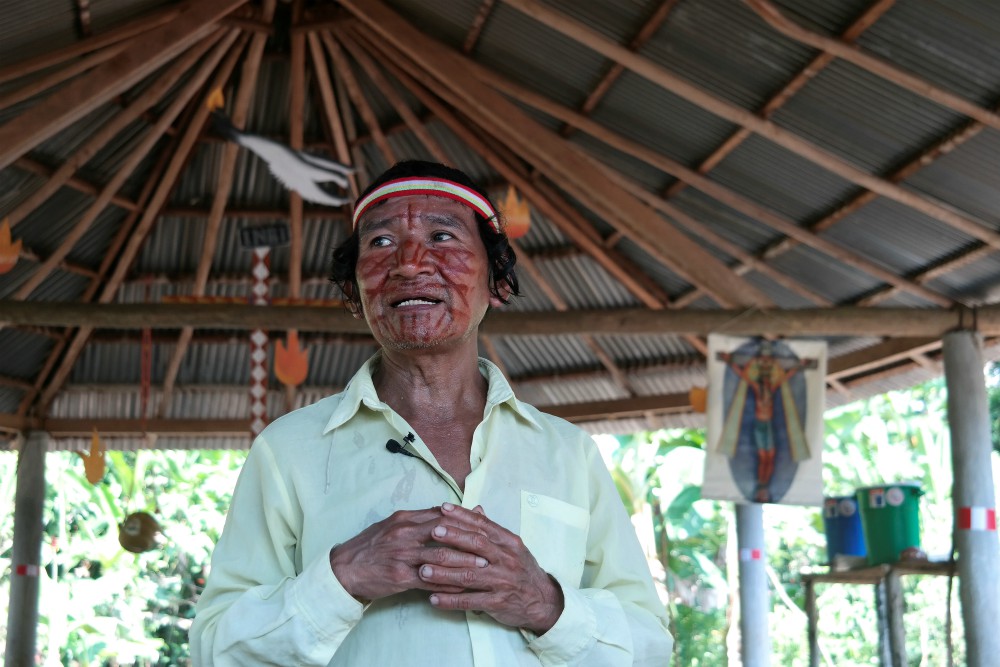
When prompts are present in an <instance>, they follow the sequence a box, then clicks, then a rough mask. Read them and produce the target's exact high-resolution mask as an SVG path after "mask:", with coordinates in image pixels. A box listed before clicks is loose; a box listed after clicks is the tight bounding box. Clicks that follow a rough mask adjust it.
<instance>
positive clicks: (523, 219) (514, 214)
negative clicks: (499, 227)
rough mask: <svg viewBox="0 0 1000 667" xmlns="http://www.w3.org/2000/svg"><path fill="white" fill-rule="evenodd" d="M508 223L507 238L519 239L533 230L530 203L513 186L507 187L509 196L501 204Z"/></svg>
mask: <svg viewBox="0 0 1000 667" xmlns="http://www.w3.org/2000/svg"><path fill="white" fill-rule="evenodd" d="M500 209H501V210H502V211H503V216H504V218H505V220H506V223H507V228H506V232H507V238H509V239H518V238H521V237H522V236H524V235H525V234H527V233H528V229H530V228H531V208H530V207H529V206H528V201H527V200H525V199H521V197H519V196H518V194H517V191H516V190H514V186H513V185H509V186H507V196H506V197H504V200H503V203H502V204H500Z"/></svg>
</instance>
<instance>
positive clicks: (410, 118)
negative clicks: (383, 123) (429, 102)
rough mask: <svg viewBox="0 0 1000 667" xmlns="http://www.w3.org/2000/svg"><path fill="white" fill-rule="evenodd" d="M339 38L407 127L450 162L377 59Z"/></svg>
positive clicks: (343, 36)
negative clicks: (384, 73)
mask: <svg viewBox="0 0 1000 667" xmlns="http://www.w3.org/2000/svg"><path fill="white" fill-rule="evenodd" d="M338 38H339V39H340V41H341V42H342V43H343V45H344V47H345V48H346V49H347V50H348V51H349V52H350V54H351V57H352V58H354V60H355V61H356V62H357V63H358V64H359V65H361V69H362V70H364V72H365V74H366V75H367V76H368V78H369V79H371V81H372V83H373V84H375V87H376V88H378V89H379V92H381V93H382V95H384V96H385V98H386V99H387V100H389V104H391V105H392V108H393V109H394V110H395V111H396V113H397V114H399V117H400V118H402V119H403V123H404V124H405V125H406V128H407V129H408V130H410V132H412V133H413V134H414V135H415V136H416V137H417V139H419V140H420V142H421V143H422V144H423V145H424V147H425V148H426V149H427V150H428V152H430V154H431V155H433V156H434V159H436V160H438V161H440V162H448V161H449V157H448V155H447V154H446V153H445V151H444V149H443V148H442V147H441V145H440V144H439V143H438V142H437V140H435V139H434V137H432V136H431V133H430V132H428V131H427V128H426V127H424V124H423V123H422V122H421V121H420V119H419V118H417V116H416V114H415V113H414V112H413V110H412V109H410V107H409V106H408V105H407V104H406V102H405V101H404V100H403V98H402V96H401V95H400V94H399V93H398V92H396V88H395V87H394V86H393V84H392V83H391V82H390V81H389V80H388V79H386V78H385V76H383V75H382V70H380V69H379V67H378V65H376V64H375V61H374V60H372V59H371V58H370V57H369V56H368V54H367V53H365V51H364V49H362V48H361V47H360V46H359V45H358V44H357V42H355V41H354V40H353V39H351V38H350V37H349V36H347V35H344V34H340V33H338ZM379 133H380V134H381V135H382V136H385V131H384V130H383V129H382V128H379Z"/></svg>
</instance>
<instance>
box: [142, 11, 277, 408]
mask: <svg viewBox="0 0 1000 667" xmlns="http://www.w3.org/2000/svg"><path fill="white" fill-rule="evenodd" d="M274 5H275V0H265V3H264V7H263V9H262V18H263V20H264V21H270V20H271V19H272V18H273V17H274ZM266 44H267V35H266V34H262V33H254V34H253V36H252V37H251V38H250V46H249V48H248V49H247V55H246V59H245V60H244V61H243V67H242V68H241V72H240V83H239V88H238V90H237V92H236V99H235V100H233V107H232V118H231V121H232V124H233V125H234V126H235V127H237V128H243V127H245V126H246V120H247V116H248V115H249V110H250V103H251V102H252V101H253V93H254V90H255V88H256V86H257V76H258V74H259V73H260V61H261V58H262V57H263V55H264V46H265V45H266ZM199 127H200V126H199ZM239 150H240V146H239V145H238V144H236V143H227V144H226V145H225V147H224V148H223V149H222V159H221V160H219V171H218V179H217V181H216V185H215V191H214V196H213V197H212V207H211V210H210V211H209V214H208V222H207V223H206V224H205V230H204V236H203V237H202V248H201V257H199V259H198V267H197V269H196V270H195V278H194V286H193V288H192V292H191V293H192V294H193V295H194V296H203V295H204V294H205V286H206V285H207V284H208V275H209V273H210V272H211V270H212V258H213V257H214V255H215V248H216V246H217V245H218V243H219V230H220V229H221V227H222V218H223V213H224V212H225V210H226V205H227V204H228V202H229V193H230V191H231V190H232V186H233V179H234V178H235V175H236V158H237V154H238V153H239ZM262 328H267V327H262ZM192 333H193V331H192V329H191V327H184V328H183V329H182V330H181V333H180V336H179V337H178V339H177V345H176V346H174V350H173V353H172V354H171V356H170V360H169V361H168V362H167V367H166V370H165V371H164V373H163V389H162V393H161V399H160V407H159V414H158V416H160V417H162V416H164V415H165V414H166V413H167V410H168V409H169V408H170V400H171V397H172V394H173V389H174V382H176V380H177V373H178V372H179V371H180V367H181V362H182V361H183V359H184V355H185V354H187V349H188V345H189V343H190V341H191V334H192Z"/></svg>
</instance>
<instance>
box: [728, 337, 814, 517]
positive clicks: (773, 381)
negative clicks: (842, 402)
mask: <svg viewBox="0 0 1000 667" xmlns="http://www.w3.org/2000/svg"><path fill="white" fill-rule="evenodd" d="M716 358H717V359H718V360H719V361H722V362H725V364H726V366H727V367H728V370H727V372H726V380H725V388H724V396H725V398H726V400H725V422H724V426H723V432H722V436H721V438H720V439H719V443H718V448H719V450H720V451H721V452H722V453H724V454H725V455H726V456H728V457H729V458H730V467H731V469H732V471H733V476H734V478H735V479H736V481H737V484H738V485H739V487H740V489H741V491H742V492H743V494H744V495H745V496H746V497H747V499H748V500H752V501H754V502H758V503H766V502H773V501H777V500H780V498H781V495H783V494H784V492H785V491H786V490H787V489H788V486H789V485H790V484H791V480H792V479H793V478H794V474H795V468H796V467H797V464H798V463H799V462H800V461H804V460H805V459H808V458H809V456H810V451H809V443H808V442H807V441H806V437H805V433H804V424H805V381H804V379H803V377H802V374H801V373H800V371H803V370H805V369H809V368H816V367H817V361H816V360H815V359H799V358H798V357H797V356H796V355H795V354H794V353H793V352H792V351H791V349H790V348H789V347H788V346H787V345H785V344H783V343H781V342H780V341H777V342H772V341H768V340H765V339H762V338H755V339H753V340H752V341H750V342H748V343H746V344H744V345H742V346H740V347H739V348H737V349H736V350H735V351H733V352H719V353H718V354H717V355H716ZM748 457H749V458H751V459H752V460H753V464H751V465H749V466H748V465H747V461H746V459H747V458H748ZM754 464H755V465H754ZM754 468H755V471H754ZM754 473H755V474H754Z"/></svg>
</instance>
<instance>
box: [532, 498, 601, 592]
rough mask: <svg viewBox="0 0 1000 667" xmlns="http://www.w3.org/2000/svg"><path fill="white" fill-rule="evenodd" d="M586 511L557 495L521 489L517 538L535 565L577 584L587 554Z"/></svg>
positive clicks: (588, 524)
mask: <svg viewBox="0 0 1000 667" xmlns="http://www.w3.org/2000/svg"><path fill="white" fill-rule="evenodd" d="M589 528H590V512H588V511H587V510H585V509H583V508H582V507H577V506H576V505H573V504H571V503H567V502H565V501H563V500H559V499H558V498H553V497H551V496H545V495H542V494H540V493H532V492H530V491H523V490H522V491H521V540H522V541H523V542H524V544H525V546H527V547H528V551H530V552H531V555H532V556H534V557H535V560H536V561H538V564H539V565H540V566H541V567H542V569H543V570H545V571H546V572H548V573H549V574H552V575H555V576H556V578H558V579H560V580H561V581H563V582H565V583H567V584H572V585H573V586H576V587H579V586H580V580H581V579H582V577H583V565H584V562H585V561H586V556H587V532H588V530H589Z"/></svg>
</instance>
